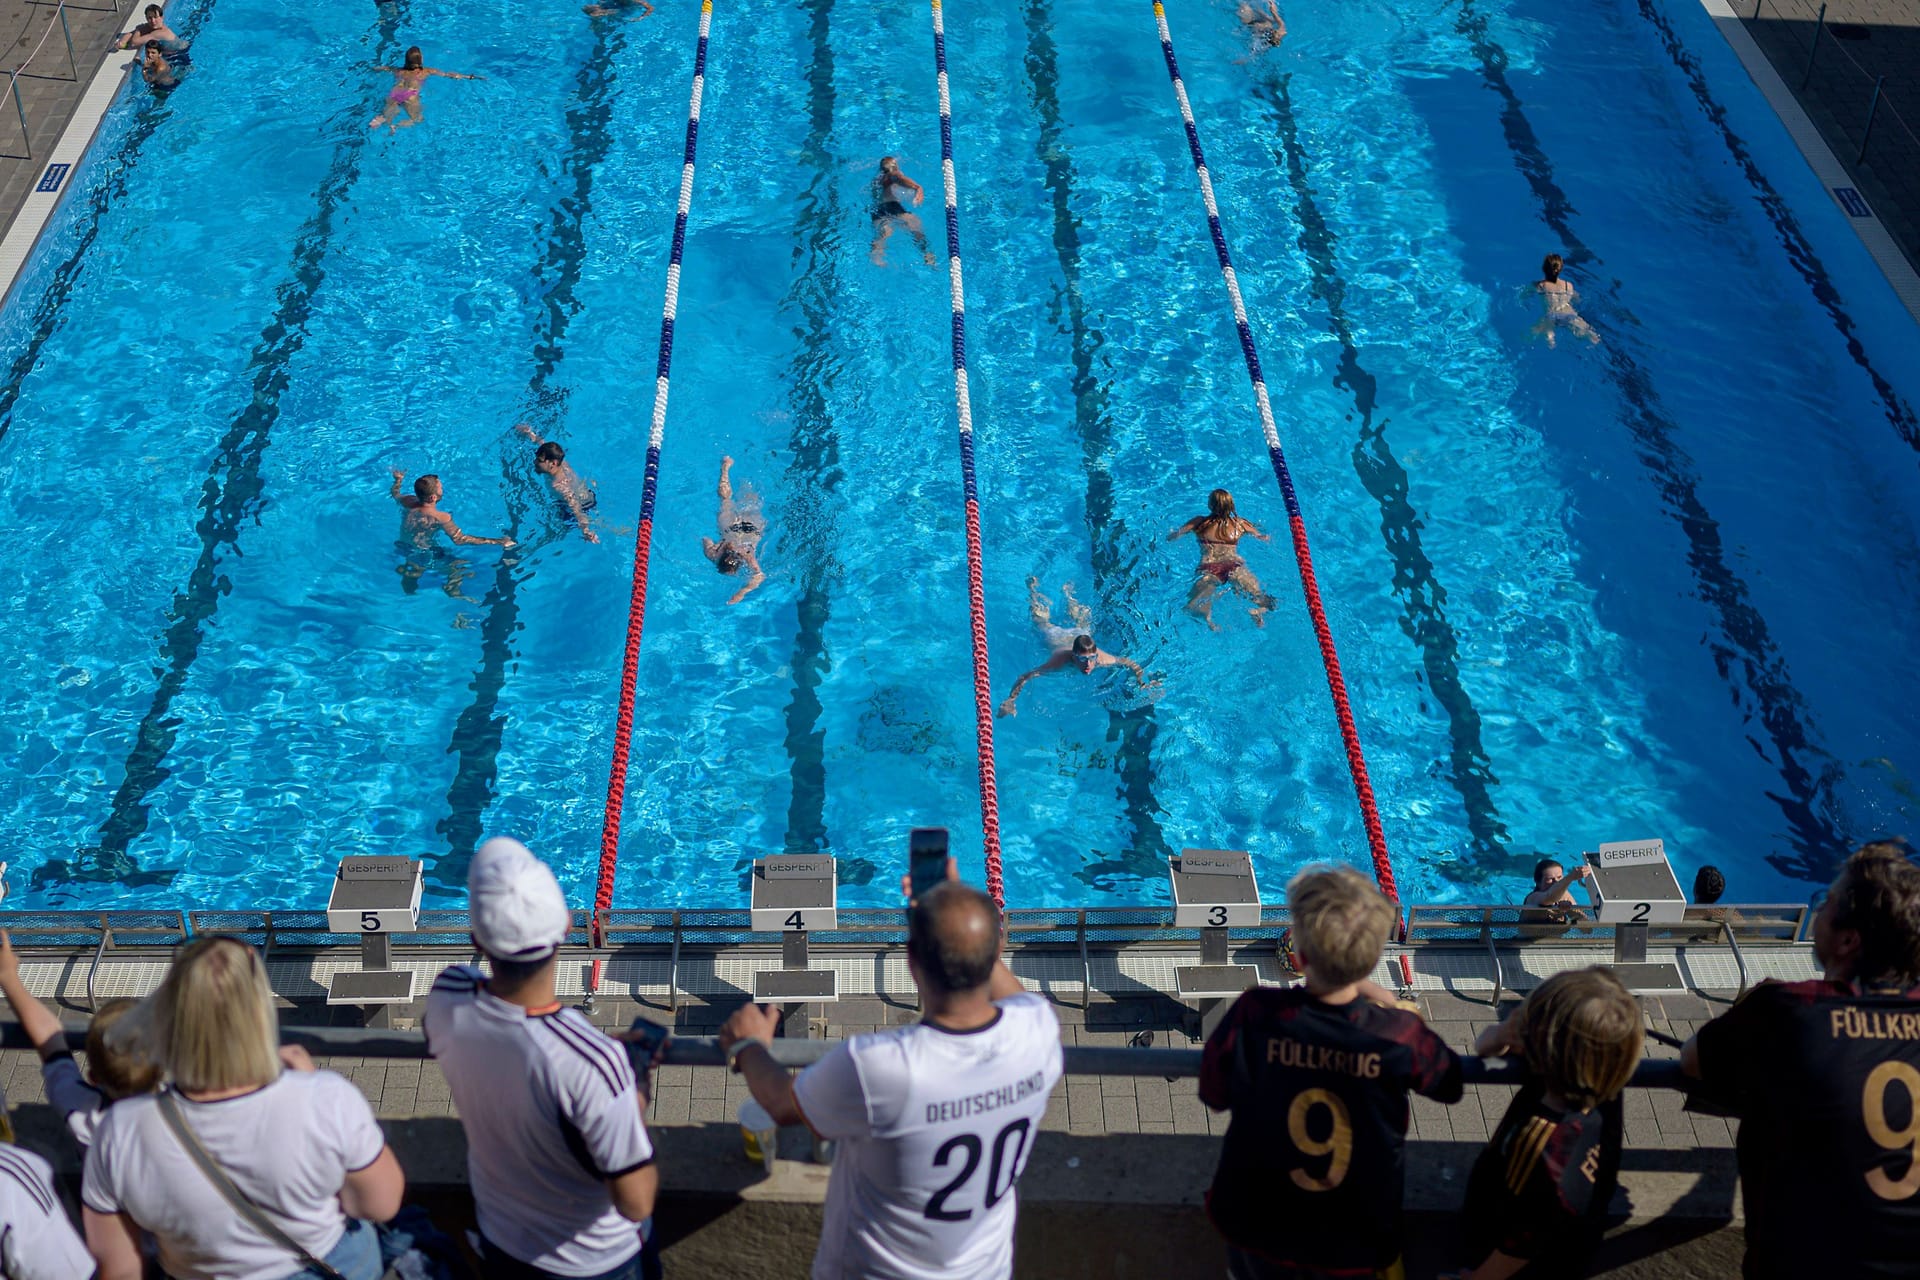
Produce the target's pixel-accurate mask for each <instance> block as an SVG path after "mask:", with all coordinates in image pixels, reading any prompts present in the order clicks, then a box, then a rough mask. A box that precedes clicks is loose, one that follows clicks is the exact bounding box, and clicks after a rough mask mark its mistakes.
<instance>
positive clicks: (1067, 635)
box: [1000, 578, 1154, 716]
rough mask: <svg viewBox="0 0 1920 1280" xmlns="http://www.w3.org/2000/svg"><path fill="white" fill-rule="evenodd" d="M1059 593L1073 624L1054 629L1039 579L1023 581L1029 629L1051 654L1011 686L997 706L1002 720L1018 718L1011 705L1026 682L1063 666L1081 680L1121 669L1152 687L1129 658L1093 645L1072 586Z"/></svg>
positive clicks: (1087, 617) (1087, 612)
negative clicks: (1035, 630) (1095, 671)
mask: <svg viewBox="0 0 1920 1280" xmlns="http://www.w3.org/2000/svg"><path fill="white" fill-rule="evenodd" d="M1060 591H1061V594H1062V595H1064V596H1065V597H1066V598H1067V617H1068V619H1069V620H1070V621H1071V622H1072V623H1073V625H1072V626H1070V627H1061V626H1055V625H1054V621H1053V602H1052V601H1050V600H1048V599H1047V598H1046V597H1045V596H1043V595H1041V594H1040V579H1038V578H1028V579H1027V592H1028V608H1029V610H1030V611H1031V612H1032V615H1033V625H1034V626H1036V627H1038V628H1039V629H1040V638H1041V639H1043V640H1045V641H1046V642H1047V647H1048V648H1049V649H1051V650H1053V656H1052V657H1050V658H1048V659H1047V660H1046V661H1045V662H1043V663H1041V664H1040V665H1039V666H1037V667H1035V668H1034V669H1033V670H1031V671H1029V672H1027V673H1026V674H1024V675H1022V676H1021V677H1020V678H1019V679H1018V680H1015V681H1014V682H1013V688H1012V689H1010V690H1008V692H1007V698H1006V701H1004V702H1002V703H1001V704H1000V714H1001V715H1003V716H1011V715H1017V714H1018V712H1017V711H1016V710H1015V708H1014V703H1015V701H1016V700H1018V699H1019V697H1020V690H1021V689H1023V688H1025V687H1026V684H1027V681H1029V680H1031V679H1033V678H1034V677H1035V676H1044V675H1046V674H1047V673H1048V672H1051V671H1058V670H1059V669H1060V668H1062V667H1065V666H1071V667H1072V668H1073V669H1074V670H1075V671H1078V672H1079V673H1080V674H1081V675H1083V676H1084V675H1088V674H1090V673H1091V672H1092V671H1093V669H1094V668H1095V667H1125V668H1126V669H1127V670H1129V671H1131V672H1133V676H1134V679H1136V680H1138V681H1139V682H1140V683H1141V684H1142V685H1143V686H1146V687H1147V688H1153V687H1154V686H1153V684H1152V683H1150V682H1149V681H1148V680H1147V673H1146V672H1145V671H1143V670H1141V668H1140V664H1139V663H1137V662H1135V661H1134V660H1133V659H1132V658H1122V657H1120V656H1119V655H1118V654H1112V653H1108V652H1107V651H1106V650H1105V649H1102V648H1101V647H1100V646H1099V645H1097V644H1095V643H1094V642H1093V630H1092V628H1093V611H1092V610H1091V609H1089V608H1087V606H1086V605H1084V604H1081V603H1080V602H1079V601H1078V600H1075V599H1074V598H1073V584H1072V583H1071V582H1069V583H1066V584H1065V585H1064V586H1062V587H1061V589H1060Z"/></svg>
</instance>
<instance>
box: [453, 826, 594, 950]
mask: <svg viewBox="0 0 1920 1280" xmlns="http://www.w3.org/2000/svg"><path fill="white" fill-rule="evenodd" d="M467 911H468V916H469V919H470V920H471V922H472V925H473V937H474V940H475V941H476V942H478V943H479V944H480V949H481V950H482V951H484V952H486V953H487V954H488V955H490V956H493V957H495V958H496V959H500V960H544V959H546V958H547V957H548V956H549V955H551V954H553V952H554V950H555V948H557V947H559V945H560V944H561V943H562V942H565V941H566V939H567V930H568V929H569V928H571V927H572V925H573V913H572V912H570V911H568V910H567V900H566V898H565V897H564V896H563V895H562V894H561V892H560V882H559V881H558V880H555V879H554V878H553V870H552V868H550V867H548V866H547V864H546V863H544V862H542V861H540V859H538V858H536V857H534V856H533V855H532V854H531V853H529V852H527V846H525V845H523V844H521V843H520V842H519V841H518V840H514V839H511V838H510V837H507V836H495V837H494V838H493V839H491V840H489V841H487V842H486V843H485V844H483V845H481V846H480V849H479V851H478V852H477V853H475V854H474V855H473V863H472V865H471V866H469V867H468V868H467Z"/></svg>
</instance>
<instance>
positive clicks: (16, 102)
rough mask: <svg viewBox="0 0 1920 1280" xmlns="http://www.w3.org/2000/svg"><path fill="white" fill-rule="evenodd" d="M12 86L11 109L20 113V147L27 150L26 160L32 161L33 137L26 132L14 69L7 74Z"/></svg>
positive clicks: (18, 77) (18, 72) (18, 85)
mask: <svg viewBox="0 0 1920 1280" xmlns="http://www.w3.org/2000/svg"><path fill="white" fill-rule="evenodd" d="M7 76H8V79H9V80H10V81H11V82H12V84H13V109H14V110H15V111H18V112H19V113H20V145H21V146H23V147H25V148H26V149H27V159H29V160H31V159H33V135H32V134H30V133H28V132H27V108H26V106H25V104H23V103H22V102H21V101H20V71H19V69H18V68H15V69H14V70H12V71H9V72H7Z"/></svg>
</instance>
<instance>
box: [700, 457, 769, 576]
mask: <svg viewBox="0 0 1920 1280" xmlns="http://www.w3.org/2000/svg"><path fill="white" fill-rule="evenodd" d="M732 470H733V459H732V458H722V459H720V516H719V521H720V541H718V542H715V541H714V540H713V539H712V538H702V539H700V549H701V550H702V551H703V552H705V553H706V557H707V559H709V560H711V561H713V565H714V568H716V569H718V570H720V572H722V573H738V572H740V566H742V565H745V566H746V568H747V585H745V586H744V587H741V588H740V589H739V590H738V591H736V592H734V593H733V594H732V595H731V596H729V597H728V598H727V603H728V604H739V603H740V602H741V601H742V600H745V599H746V598H747V593H748V592H749V591H752V590H753V589H754V588H755V587H757V586H759V585H760V584H761V583H763V582H765V581H766V580H767V575H766V574H764V573H762V572H760V558H759V555H758V554H757V548H758V547H759V546H760V538H761V536H762V535H763V534H765V533H766V531H767V521H766V517H764V516H762V515H761V514H760V499H759V496H758V495H756V494H755V493H754V491H753V490H752V489H748V490H746V491H745V496H744V499H743V501H741V502H740V503H738V504H736V503H735V502H734V500H733V483H732V481H730V480H729V479H728V478H727V476H728V473H729V472H731V471H732Z"/></svg>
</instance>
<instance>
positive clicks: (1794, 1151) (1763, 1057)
mask: <svg viewBox="0 0 1920 1280" xmlns="http://www.w3.org/2000/svg"><path fill="white" fill-rule="evenodd" d="M1813 955H1814V959H1815V960H1816V961H1817V962H1818V963H1819V965H1820V967H1821V970H1822V972H1823V974H1824V977H1822V978H1819V979H1816V980H1814V981H1810V982H1791V983H1778V982H1767V983H1762V984H1761V985H1760V986H1758V987H1755V988H1754V989H1753V990H1752V991H1750V992H1748V993H1747V996H1746V998H1745V999H1743V1000H1742V1001H1741V1002H1740V1003H1739V1004H1737V1005H1735V1006H1734V1007H1733V1008H1731V1009H1729V1010H1728V1011H1727V1012H1726V1013H1723V1014H1721V1015H1720V1016H1719V1017H1718V1018H1715V1019H1714V1020H1713V1021H1712V1022H1709V1023H1708V1024H1707V1025H1706V1026H1704V1027H1702V1028H1700V1031H1699V1033H1698V1034H1696V1035H1695V1036H1694V1037H1693V1039H1691V1040H1689V1041H1688V1042H1687V1044H1686V1046H1685V1048H1684V1049H1682V1051H1681V1055H1680V1061H1681V1066H1682V1067H1683V1069H1684V1070H1685V1071H1686V1072H1687V1073H1688V1074H1689V1075H1692V1076H1695V1077H1697V1078H1698V1079H1699V1080H1700V1081H1701V1084H1702V1086H1703V1088H1704V1091H1705V1092H1707V1093H1708V1094H1709V1095H1710V1096H1712V1097H1713V1098H1714V1099H1715V1100H1717V1101H1720V1102H1722V1103H1725V1104H1726V1105H1728V1106H1730V1107H1731V1108H1732V1110H1733V1111H1734V1112H1735V1114H1737V1115H1738V1116H1739V1117H1740V1121H1741V1123H1740V1136H1739V1141H1738V1144H1737V1148H1738V1151H1737V1154H1738V1159H1739V1166H1740V1185H1741V1187H1742V1188H1743V1190H1744V1195H1745V1198H1746V1213H1747V1256H1746V1266H1745V1275H1746V1276H1747V1277H1749V1280H1761V1278H1764V1277H1774V1276H1781V1277H1785V1276H1794V1277H1803V1276H1813V1275H1832V1276H1848V1277H1854V1276H1911V1275H1913V1274H1914V1268H1915V1259H1920V867H1916V866H1914V864H1913V862H1912V861H1911V859H1910V856H1909V851H1908V849H1907V846H1906V844H1905V843H1904V842H1896V841H1881V842H1877V843H1874V844H1869V845H1867V846H1865V847H1864V848H1862V849H1860V850H1859V851H1858V852H1856V853H1855V854H1854V855H1853V856H1852V857H1851V858H1849V859H1847V862H1846V864H1845V865H1844V866H1843V867H1842V868H1841V870H1840V874H1839V876H1837V877H1836V878H1835V879H1834V882H1833V884H1832V885H1831V886H1830V887H1829V888H1828V890H1827V891H1826V895H1825V900H1824V901H1822V902H1821V903H1820V906H1819V910H1818V912H1817V913H1816V914H1815V916H1814V919H1813Z"/></svg>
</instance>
